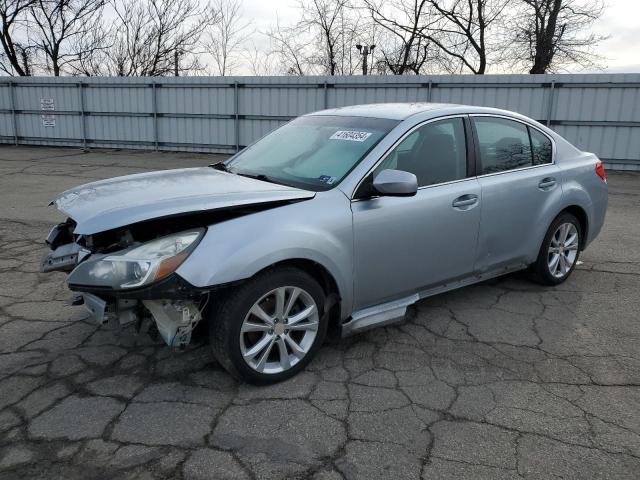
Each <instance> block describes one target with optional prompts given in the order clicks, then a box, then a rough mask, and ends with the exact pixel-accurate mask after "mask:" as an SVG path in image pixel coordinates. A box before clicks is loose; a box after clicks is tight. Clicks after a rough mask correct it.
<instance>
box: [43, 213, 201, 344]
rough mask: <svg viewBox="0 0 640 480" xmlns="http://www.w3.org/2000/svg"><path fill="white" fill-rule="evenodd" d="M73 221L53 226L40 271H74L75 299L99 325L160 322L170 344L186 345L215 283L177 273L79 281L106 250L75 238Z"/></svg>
mask: <svg viewBox="0 0 640 480" xmlns="http://www.w3.org/2000/svg"><path fill="white" fill-rule="evenodd" d="M73 227H74V223H73V221H71V220H68V221H67V222H64V223H60V224H58V225H56V226H55V227H53V228H52V229H51V232H50V233H49V236H48V237H47V240H46V243H47V245H48V246H49V248H51V251H50V252H49V253H48V254H47V255H45V256H44V258H43V259H42V262H41V265H40V271H41V272H53V271H62V272H67V273H69V272H71V274H70V276H69V278H68V280H67V285H68V287H69V289H70V290H72V291H74V292H76V293H77V294H76V296H75V298H74V299H73V300H72V304H74V305H82V304H84V306H85V308H86V309H87V311H88V312H89V316H90V319H91V320H92V321H93V322H94V323H96V324H97V325H104V324H106V323H109V322H111V321H114V322H118V323H119V324H120V325H122V326H124V325H128V324H132V323H133V324H135V325H136V328H137V330H138V331H140V330H143V329H145V330H146V328H145V327H148V326H153V325H155V327H156V328H157V331H158V333H159V335H160V336H161V337H162V339H163V340H164V341H165V342H166V343H167V345H169V346H170V347H184V346H185V345H187V344H188V343H189V342H190V341H191V332H192V331H193V329H194V328H195V326H196V325H197V324H198V323H199V322H200V320H202V310H203V305H204V304H206V302H207V301H208V298H209V290H210V289H202V288H196V287H194V286H192V285H191V284H189V283H188V282H187V281H185V280H184V279H182V278H181V277H180V276H179V275H177V274H176V273H172V274H169V275H168V276H167V277H165V278H163V279H161V280H159V281H156V282H155V283H151V284H149V285H146V286H143V287H139V288H131V289H115V288H113V287H111V286H106V285H102V286H97V285H95V286H92V285H86V284H78V283H74V281H76V282H77V281H78V280H81V281H82V280H84V279H85V277H84V276H83V275H75V274H76V273H78V272H79V271H80V270H82V269H83V268H84V266H85V265H86V263H85V262H91V261H92V260H95V259H97V258H100V257H101V256H103V255H92V254H91V252H90V251H89V250H88V249H86V248H84V247H83V246H82V245H80V244H78V243H76V240H77V238H75V237H74V235H73V233H72V232H73ZM77 267H79V268H77ZM82 283H84V282H82Z"/></svg>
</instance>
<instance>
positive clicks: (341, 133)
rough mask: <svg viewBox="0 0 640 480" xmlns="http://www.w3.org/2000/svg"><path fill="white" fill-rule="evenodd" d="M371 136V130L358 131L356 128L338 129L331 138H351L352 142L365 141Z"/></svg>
mask: <svg viewBox="0 0 640 480" xmlns="http://www.w3.org/2000/svg"><path fill="white" fill-rule="evenodd" d="M370 136H371V132H356V131H354V130H338V131H337V132H336V133H334V134H333V135H331V136H330V137H329V139H330V140H350V141H352V142H364V141H365V140H366V139H367V138H369V137H370Z"/></svg>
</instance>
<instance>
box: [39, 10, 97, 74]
mask: <svg viewBox="0 0 640 480" xmlns="http://www.w3.org/2000/svg"><path fill="white" fill-rule="evenodd" d="M104 6H105V0H35V1H34V2H33V3H32V4H31V5H30V8H29V11H30V20H29V21H30V25H31V26H30V33H31V36H32V41H33V45H34V47H35V48H36V49H37V51H38V52H39V53H41V54H42V55H43V56H44V65H42V66H43V67H44V69H45V70H46V71H49V72H51V73H53V75H55V76H59V75H60V74H61V73H63V70H64V69H65V67H66V66H68V65H70V64H72V63H73V62H76V61H77V60H78V59H79V58H80V57H82V56H85V57H86V56H89V55H92V54H93V53H94V52H95V51H96V50H100V49H102V48H105V47H106V45H105V44H104V43H103V40H104V39H101V38H97V37H96V36H94V35H92V38H93V39H94V40H95V41H94V42H91V43H89V42H87V41H86V40H87V39H88V38H89V37H88V36H89V34H93V33H95V32H96V31H97V30H98V29H100V23H101V22H102V12H103V9H104ZM82 38H84V39H85V40H84V41H80V39H82Z"/></svg>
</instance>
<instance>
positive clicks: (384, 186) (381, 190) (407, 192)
mask: <svg viewBox="0 0 640 480" xmlns="http://www.w3.org/2000/svg"><path fill="white" fill-rule="evenodd" d="M373 188H374V189H375V191H376V193H378V194H380V195H385V196H389V197H410V196H412V195H415V194H416V192H417V191H418V179H417V178H416V176H415V175H414V174H413V173H409V172H404V171H402V170H391V169H387V170H382V171H381V172H380V173H378V174H377V175H376V177H375V178H374V179H373Z"/></svg>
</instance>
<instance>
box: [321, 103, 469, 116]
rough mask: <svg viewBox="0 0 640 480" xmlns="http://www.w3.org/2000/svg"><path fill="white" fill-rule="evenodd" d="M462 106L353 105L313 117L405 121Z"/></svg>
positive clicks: (322, 111)
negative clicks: (414, 116)
mask: <svg viewBox="0 0 640 480" xmlns="http://www.w3.org/2000/svg"><path fill="white" fill-rule="evenodd" d="M460 106H461V105H455V104H452V103H418V102H416V103H370V104H368V105H352V106H348V107H339V108H331V109H329V110H321V111H319V112H314V113H312V114H311V115H339V116H345V117H373V118H388V119H391V120H404V119H405V118H407V117H410V116H411V115H415V114H416V113H420V112H425V111H429V110H441V109H449V108H452V107H460Z"/></svg>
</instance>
